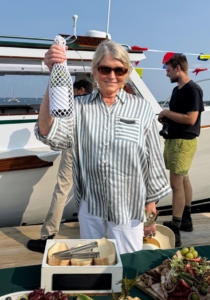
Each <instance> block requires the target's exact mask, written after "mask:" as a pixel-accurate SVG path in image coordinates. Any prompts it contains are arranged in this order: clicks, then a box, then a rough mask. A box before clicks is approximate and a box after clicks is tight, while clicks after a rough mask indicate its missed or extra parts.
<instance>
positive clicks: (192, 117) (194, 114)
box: [158, 109, 199, 125]
mask: <svg viewBox="0 0 210 300" xmlns="http://www.w3.org/2000/svg"><path fill="white" fill-rule="evenodd" d="M198 113H199V112H198V111H190V112H187V113H186V114H180V113H176V112H174V111H171V110H168V109H164V110H163V111H161V112H160V114H159V116H158V121H159V122H160V123H162V119H163V118H164V117H166V118H168V119H170V120H172V121H174V122H177V123H180V124H186V125H194V124H195V122H196V120H197V118H198Z"/></svg>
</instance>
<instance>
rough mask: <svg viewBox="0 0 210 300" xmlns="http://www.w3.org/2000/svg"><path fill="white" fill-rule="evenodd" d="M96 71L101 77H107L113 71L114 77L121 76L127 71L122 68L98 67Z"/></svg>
mask: <svg viewBox="0 0 210 300" xmlns="http://www.w3.org/2000/svg"><path fill="white" fill-rule="evenodd" d="M98 71H99V72H100V73H101V74H103V75H109V74H110V73H111V72H112V71H114V73H115V75H116V76H123V75H125V74H126V73H127V72H128V69H126V68H123V67H116V68H111V67H108V66H98Z"/></svg>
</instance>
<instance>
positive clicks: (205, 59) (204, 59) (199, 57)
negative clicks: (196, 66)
mask: <svg viewBox="0 0 210 300" xmlns="http://www.w3.org/2000/svg"><path fill="white" fill-rule="evenodd" d="M201 56H202V57H203V56H205V55H204V54H203V53H201V54H200V55H199V56H198V60H203V61H207V60H208V58H201Z"/></svg>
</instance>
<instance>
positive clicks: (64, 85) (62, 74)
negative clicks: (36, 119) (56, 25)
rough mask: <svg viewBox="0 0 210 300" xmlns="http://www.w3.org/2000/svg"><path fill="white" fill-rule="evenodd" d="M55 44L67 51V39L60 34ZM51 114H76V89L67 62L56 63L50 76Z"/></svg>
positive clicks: (66, 115)
mask: <svg viewBox="0 0 210 300" xmlns="http://www.w3.org/2000/svg"><path fill="white" fill-rule="evenodd" d="M54 44H56V45H59V46H61V47H63V49H64V50H65V51H66V40H65V39H64V38H63V37H62V36H60V35H58V36H56V37H55V39H54ZM49 98H50V114H51V116H53V117H59V118H62V117H70V116H73V114H74V90H73V84H72V79H71V74H70V72H69V71H68V67H67V62H66V61H64V62H63V63H55V64H54V65H53V68H52V72H51V74H50V78H49Z"/></svg>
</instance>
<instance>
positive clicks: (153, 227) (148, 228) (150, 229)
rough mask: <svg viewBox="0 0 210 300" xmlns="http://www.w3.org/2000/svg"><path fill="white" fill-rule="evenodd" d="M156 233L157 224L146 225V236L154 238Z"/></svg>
mask: <svg viewBox="0 0 210 300" xmlns="http://www.w3.org/2000/svg"><path fill="white" fill-rule="evenodd" d="M155 235H156V224H153V225H150V226H144V236H145V237H150V238H152V237H153V236H155Z"/></svg>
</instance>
